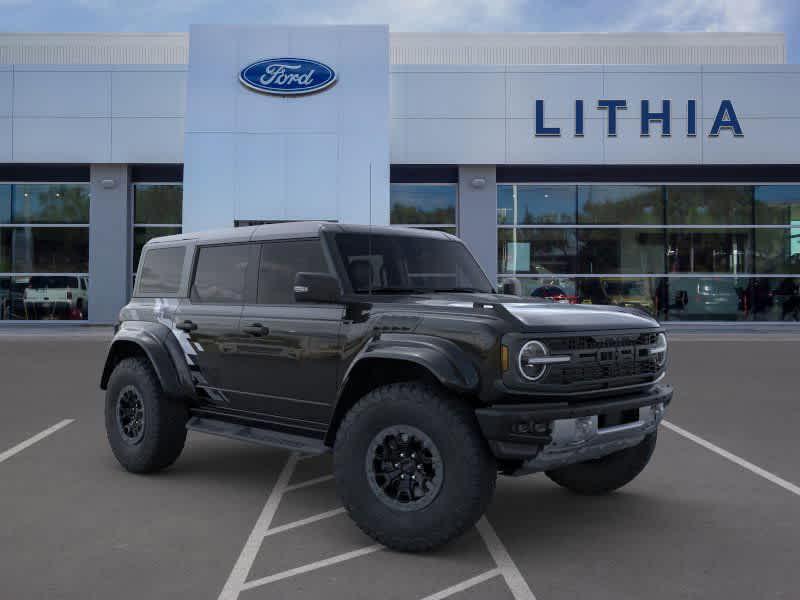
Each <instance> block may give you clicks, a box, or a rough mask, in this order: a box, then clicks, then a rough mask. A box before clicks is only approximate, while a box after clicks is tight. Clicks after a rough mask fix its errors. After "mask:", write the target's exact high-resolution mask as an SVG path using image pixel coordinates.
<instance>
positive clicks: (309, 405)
mask: <svg viewBox="0 0 800 600" xmlns="http://www.w3.org/2000/svg"><path fill="white" fill-rule="evenodd" d="M300 271H307V272H323V273H324V272H332V271H331V269H330V268H329V266H328V263H327V261H326V259H325V257H324V254H323V251H322V242H321V241H320V240H319V239H309V240H281V241H275V242H265V243H263V244H262V245H261V257H260V262H259V268H258V283H257V289H258V292H257V298H256V302H255V303H254V304H246V305H245V307H244V309H243V311H242V316H241V339H242V340H243V341H242V342H241V343H240V344H239V352H240V356H239V357H238V358H239V360H240V362H241V366H242V368H243V369H244V370H245V371H246V372H247V373H248V376H247V377H244V378H243V379H242V381H241V387H240V389H239V391H240V393H238V394H236V397H235V403H236V407H237V408H241V409H244V410H249V411H255V412H258V413H261V415H262V416H263V417H264V418H265V419H268V420H273V421H274V422H276V423H279V424H283V425H289V426H295V427H303V428H309V429H316V430H324V429H325V427H326V426H327V423H328V420H329V419H330V416H331V413H332V409H333V405H334V402H335V398H336V369H337V365H338V362H339V353H340V339H339V331H340V328H341V323H342V315H343V314H344V306H343V305H340V304H312V303H305V302H304V303H295V301H294V278H295V275H296V274H297V273H298V272H300ZM245 339H247V341H246V342H245V341H244V340H245Z"/></svg>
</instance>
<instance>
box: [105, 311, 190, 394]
mask: <svg viewBox="0 0 800 600" xmlns="http://www.w3.org/2000/svg"><path fill="white" fill-rule="evenodd" d="M125 344H135V345H136V346H137V347H138V348H139V349H140V350H141V351H142V352H144V354H145V355H146V356H147V358H148V360H149V361H150V364H151V365H152V366H153V370H154V371H155V373H156V377H158V381H159V383H160V384H161V389H162V390H164V393H165V394H167V395H168V396H174V397H184V398H185V397H190V398H195V391H194V384H193V382H192V376H191V373H190V372H189V367H188V365H187V363H186V359H185V357H184V354H183V350H182V349H181V347H180V344H179V343H178V340H176V339H175V336H174V335H172V332H171V331H170V330H169V328H168V327H166V326H165V325H162V324H160V323H150V322H146V321H141V322H135V321H128V322H126V323H125V327H124V328H122V329H120V330H119V331H118V332H117V334H116V335H115V336H114V339H113V340H112V342H111V346H110V347H109V350H108V356H107V357H106V362H105V365H104V367H103V375H102V377H101V380H100V388H101V389H103V390H104V389H106V388H107V386H108V379H109V377H110V376H111V371H112V370H113V366H114V365H115V364H116V362H117V354H118V353H119V351H120V347H121V346H123V345H125Z"/></svg>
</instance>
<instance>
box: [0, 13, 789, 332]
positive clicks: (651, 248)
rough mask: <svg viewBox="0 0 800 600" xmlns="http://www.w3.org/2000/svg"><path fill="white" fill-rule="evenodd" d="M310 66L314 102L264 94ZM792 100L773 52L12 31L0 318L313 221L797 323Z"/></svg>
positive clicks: (218, 30) (94, 298)
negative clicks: (144, 249)
mask: <svg viewBox="0 0 800 600" xmlns="http://www.w3.org/2000/svg"><path fill="white" fill-rule="evenodd" d="M275 59H280V60H275ZM301 59H302V60H301ZM270 61H271V62H270ZM292 61H294V62H292ZM298 61H299V62H298ZM306 61H311V62H310V63H308V64H312V67H309V69H312V68H314V69H317V71H316V73H317V75H316V76H319V73H320V72H321V71H322V70H325V69H329V70H330V75H331V80H330V81H329V82H327V83H325V84H324V87H321V88H319V89H316V90H315V91H314V92H313V93H303V92H304V90H302V89H300V92H301V93H292V94H287V93H286V92H287V89H288V88H286V89H277V90H263V89H258V88H259V86H260V85H261V84H264V83H265V82H267V84H265V85H268V80H270V77H271V80H272V84H273V85H277V82H279V79H277V78H278V77H283V78H284V79H285V81H287V82H289V83H288V84H287V85H289V86H291V85H295V87H300V88H302V86H303V85H305V84H309V82H310V79H308V78H307V80H303V79H302V77H299V75H298V77H299V78H298V79H297V80H296V81H295V83H294V84H292V83H291V80H290V78H288V77H287V76H286V75H285V74H286V73H297V74H301V73H303V72H304V71H303V68H305V67H302V66H301V63H303V64H305V62H306ZM270 64H271V65H276V64H277V65H278V66H273V67H272V68H273V71H272V72H271V73H272V75H269V74H270V71H267V70H266V69H267V67H268V66H269V65H270ZM249 65H254V66H253V70H252V71H251V72H252V73H256V80H255V82H254V85H251V84H249V83H248V81H247V77H246V76H244V74H243V70H244V69H245V68H246V67H248V66H249ZM265 65H266V66H265ZM313 65H321V66H318V67H313ZM258 69H261V70H260V71H259V70H258ZM275 69H277V70H281V73H277V71H275ZM305 72H307V71H305ZM276 73H277V74H276ZM309 77H314V76H312V75H309ZM259 82H261V84H260V83H259ZM304 82H305V83H304ZM254 88H255V89H254ZM798 97H800V68H798V66H796V65H788V64H785V47H784V39H783V35H782V34H666V33H665V34H619V35H617V34H533V33H531V34H398V33H389V31H388V28H387V27H382V26H341V27H338V26H330V27H329V26H325V27H283V26H280V27H279V26H195V27H192V28H191V30H190V32H189V33H188V34H41V35H39V34H3V35H0V323H16V322H26V321H32V320H36V321H38V320H56V319H57V320H62V321H65V320H66V321H72V322H93V323H109V322H113V321H114V320H115V318H116V315H117V312H118V310H119V308H120V307H121V306H122V305H123V304H124V303H125V302H126V301H127V299H128V296H129V294H130V291H131V284H132V279H133V273H134V272H135V269H136V265H137V262H138V254H139V252H140V250H141V246H142V245H143V244H144V242H145V241H146V240H147V239H149V238H151V237H153V236H156V235H166V234H171V233H175V232H178V231H193V230H200V229H208V228H215V227H229V226H233V225H247V224H252V223H263V222H274V221H287V220H303V219H324V220H331V221H340V222H348V223H374V224H386V223H391V224H397V225H406V226H415V227H428V228H438V229H444V230H447V231H450V232H454V233H457V234H458V235H459V236H460V237H461V238H462V239H464V240H465V241H466V242H467V244H468V245H469V246H470V248H471V249H472V250H473V252H474V253H475V255H476V256H477V258H478V260H479V261H480V262H481V264H482V266H483V267H484V269H485V270H486V271H487V273H488V274H489V275H490V277H492V278H493V279H495V280H496V281H498V283H499V282H502V281H504V280H507V279H513V280H516V281H517V282H518V283H519V284H520V286H521V289H522V292H523V293H524V294H525V295H532V296H537V297H543V298H547V299H549V300H550V301H557V302H580V303H604V304H617V305H625V306H634V307H638V308H641V309H643V310H646V311H648V312H650V313H652V314H654V315H656V316H657V317H658V318H660V319H662V320H666V321H707V320H715V321H730V322H733V321H736V322H748V321H796V320H798V319H800V293H799V292H798V286H799V285H800V150H798V147H797V143H796V140H797V139H798V134H800V105H799V104H798V103H797V101H796V99H797V98H798Z"/></svg>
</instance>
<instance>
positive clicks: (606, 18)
mask: <svg viewBox="0 0 800 600" xmlns="http://www.w3.org/2000/svg"><path fill="white" fill-rule="evenodd" d="M191 23H298V24H308V23H324V24H333V23H389V25H390V27H391V29H392V30H393V31H780V32H784V33H785V34H786V42H787V51H788V52H787V54H788V60H789V62H793V63H797V62H800V2H798V1H797V0H655V1H654V0H622V1H621V2H616V3H611V2H608V1H607V0H540V1H536V0H533V1H527V2H526V1H524V0H392V1H387V2H382V1H378V0H289V1H282V2H270V1H265V0H241V1H239V0H227V1H226V0H0V31H186V30H187V29H188V27H189V24H191Z"/></svg>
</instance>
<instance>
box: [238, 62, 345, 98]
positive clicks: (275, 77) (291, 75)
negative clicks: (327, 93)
mask: <svg viewBox="0 0 800 600" xmlns="http://www.w3.org/2000/svg"><path fill="white" fill-rule="evenodd" d="M239 81H241V82H242V83H243V84H244V85H246V86H247V87H249V88H250V89H252V90H255V91H257V92H263V93H265V94H275V95H278V96H299V95H302V94H311V93H313V92H319V91H321V90H324V89H325V88H327V87H330V86H331V85H333V84H334V83H336V72H335V71H334V70H333V69H331V68H330V67H329V66H328V65H326V64H323V63H321V62H319V61H316V60H311V59H308V58H267V59H263V60H259V61H256V62H254V63H251V64H249V65H247V66H246V67H245V68H244V69H242V70H241V71H240V72H239Z"/></svg>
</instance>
